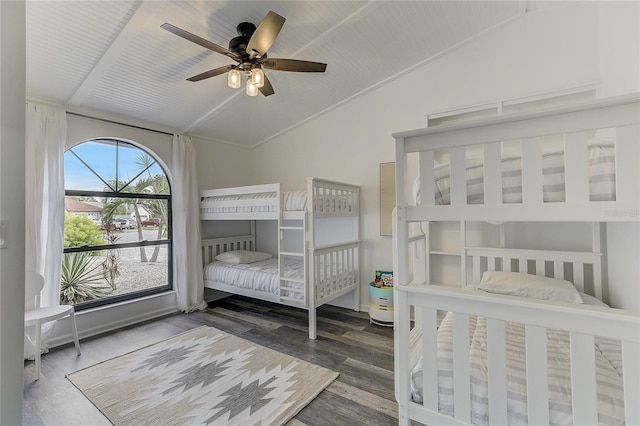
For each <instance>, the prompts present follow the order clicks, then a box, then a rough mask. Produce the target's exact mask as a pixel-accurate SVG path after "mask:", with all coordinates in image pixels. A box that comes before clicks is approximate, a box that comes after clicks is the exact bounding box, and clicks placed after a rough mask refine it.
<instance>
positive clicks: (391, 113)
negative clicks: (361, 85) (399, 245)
mask: <svg viewBox="0 0 640 426" xmlns="http://www.w3.org/2000/svg"><path fill="white" fill-rule="evenodd" d="M637 35H638V4H637V3H636V2H633V3H632V2H620V3H606V2H605V3H597V2H593V3H581V4H570V5H568V6H563V7H555V8H551V9H548V10H542V11H539V12H535V13H530V14H527V15H525V16H524V17H522V18H520V19H517V20H515V21H512V22H510V23H508V24H506V25H505V26H503V27H501V28H499V29H497V30H495V31H493V32H491V33H489V34H486V35H485V36H483V37H480V38H478V39H476V40H474V41H472V42H470V43H468V44H466V45H464V46H462V47H459V48H458V49H456V50H454V51H452V52H450V53H449V54H447V55H444V56H442V57H440V58H439V59H438V60H435V61H433V62H431V63H427V64H425V65H424V66H422V67H420V68H418V69H415V70H414V71H413V72H411V73H408V74H407V75H404V76H402V77H400V78H398V79H397V80H394V81H392V82H390V83H388V84H387V85H385V86H383V87H380V88H378V89H376V90H374V91H372V92H370V93H367V94H365V95H363V96H361V97H359V98H357V99H354V100H353V101H351V102H349V103H347V104H345V105H343V106H340V107H338V108H336V109H334V110H332V111H329V112H327V113H325V114H323V115H322V116H320V117H318V118H316V119H314V120H311V121H309V122H307V123H304V124H303V125H301V126H299V127H297V128H294V129H292V130H291V131H289V132H287V133H285V134H283V135H280V136H279V137H277V138H275V139H274V140H272V141H269V142H267V143H265V144H262V145H260V146H258V147H257V148H256V149H254V151H253V153H252V164H253V166H252V176H253V182H252V183H264V182H276V181H279V182H282V183H283V184H284V186H285V188H286V189H300V188H303V187H304V179H305V178H306V177H308V176H319V177H325V178H330V179H334V180H343V181H347V182H353V183H357V184H360V185H362V201H361V212H362V232H361V238H362V241H363V244H362V252H361V260H362V279H361V284H362V285H361V290H362V298H361V300H362V301H363V304H364V303H365V302H366V300H367V298H366V297H367V295H366V288H367V287H366V283H367V282H368V281H370V280H371V279H372V275H373V273H374V270H375V269H390V268H391V267H392V247H391V239H390V238H389V237H380V235H379V183H378V180H379V176H378V166H379V163H382V162H389V161H394V157H395V155H394V144H393V139H392V138H391V134H392V133H393V132H397V131H403V130H409V129H413V128H420V127H424V125H425V116H426V115H427V114H429V113H435V112H439V111H446V110H450V109H456V108H461V107H466V106H471V105H476V104H483V103H488V102H492V101H497V100H502V99H510V98H515V97H524V96H530V95H534V94H538V93H543V92H550V91H556V90H562V89H566V88H569V87H575V86H579V85H585V84H593V83H599V86H598V95H599V96H602V97H605V96H611V95H616V94H620V93H629V92H636V91H640V85H639V84H638V51H639V43H640V42H639V39H638V37H637ZM611 43H615V44H616V45H615V48H611V46H610V45H611ZM601 58H603V59H601ZM613 80H615V82H614V81H613ZM635 255H636V258H638V257H640V253H638V252H637V251H636V253H635ZM622 273H623V274H624V276H630V274H627V273H626V272H622ZM636 282H637V281H636ZM635 291H636V294H637V292H638V289H637V286H636V290H635ZM635 308H636V309H638V308H640V307H639V306H637V305H636V307H635Z"/></svg>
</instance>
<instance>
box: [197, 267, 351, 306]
mask: <svg viewBox="0 0 640 426" xmlns="http://www.w3.org/2000/svg"><path fill="white" fill-rule="evenodd" d="M317 262H318V264H317V265H316V266H317V270H318V271H319V273H318V276H317V278H316V296H317V297H318V298H322V297H325V296H328V295H329V294H330V293H331V292H332V291H338V290H340V289H342V288H344V287H346V286H348V285H350V284H351V283H353V281H354V279H355V276H356V275H355V271H354V270H348V269H347V267H346V265H344V264H342V263H341V262H340V261H339V260H335V259H334V260H333V261H332V263H331V264H330V265H328V266H329V267H328V268H325V262H324V261H323V260H322V258H319V259H318V260H317ZM284 275H285V276H288V277H296V278H299V279H302V278H304V261H303V260H302V259H298V258H288V257H285V260H284ZM204 279H205V280H206V281H215V282H219V283H223V284H227V285H231V286H234V287H239V288H246V289H251V290H256V291H263V292H265V293H271V294H278V289H279V288H280V283H279V281H280V280H279V272H278V259H276V258H271V259H267V260H262V261H259V262H254V263H248V264H247V263H241V264H238V265H236V264H230V263H225V262H219V261H213V262H211V263H209V264H208V265H206V266H205V267H204ZM282 287H283V288H282V292H281V293H280V296H284V297H290V298H294V299H298V300H301V299H303V298H304V292H299V291H289V290H286V288H287V287H288V288H292V289H304V284H303V283H300V282H294V281H285V282H284V283H283V285H282Z"/></svg>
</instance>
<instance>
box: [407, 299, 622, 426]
mask: <svg viewBox="0 0 640 426" xmlns="http://www.w3.org/2000/svg"><path fill="white" fill-rule="evenodd" d="M581 296H582V298H583V300H584V301H585V303H589V304H597V305H603V303H602V302H600V301H599V300H597V299H595V298H593V297H591V296H588V295H585V294H581ZM505 330H506V340H507V351H506V353H507V375H508V380H509V383H508V387H509V392H508V398H509V399H508V416H509V424H526V423H527V401H526V364H525V343H524V325H522V324H516V323H511V322H508V323H506V326H505ZM486 333H487V321H486V318H479V317H474V316H472V317H470V318H469V339H470V362H471V395H472V396H471V422H472V423H473V424H477V425H486V424H488V422H489V418H488V407H487V395H488V388H487V350H486V348H487V336H486ZM547 345H548V346H547V351H548V368H549V373H548V383H549V399H550V402H549V410H550V411H549V420H550V424H552V425H570V424H572V423H573V419H572V411H571V379H570V364H569V336H568V333H567V332H565V331H559V330H547ZM595 353H596V363H597V371H596V375H597V383H598V389H597V392H598V421H599V423H600V424H608V425H619V424H624V402H623V401H624V396H623V388H622V353H621V348H620V344H619V342H615V341H612V340H610V339H605V338H596V339H595ZM452 354H453V320H452V315H451V314H450V313H447V315H446V316H445V318H444V319H443V321H442V323H441V325H440V328H439V329H438V390H439V401H438V409H439V411H440V412H443V413H446V414H449V415H453V412H454V411H453V360H452ZM411 377H412V380H411V387H412V392H411V393H412V400H414V401H415V402H422V364H421V359H420V360H418V363H417V364H416V366H415V367H414V369H413V371H412V373H411Z"/></svg>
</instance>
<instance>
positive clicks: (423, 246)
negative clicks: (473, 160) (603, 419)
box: [393, 95, 640, 424]
mask: <svg viewBox="0 0 640 426" xmlns="http://www.w3.org/2000/svg"><path fill="white" fill-rule="evenodd" d="M639 123H640V97H639V96H638V95H633V96H624V97H618V98H613V99H608V100H602V101H597V102H592V103H589V104H582V105H577V106H574V107H570V108H563V109H557V110H553V111H544V112H537V113H532V114H523V115H514V116H510V117H506V116H505V117H500V118H496V119H492V120H488V121H483V122H476V123H467V124H458V125H452V126H442V127H439V128H430V129H421V130H415V131H409V132H403V133H397V134H394V135H393V136H394V138H395V139H396V185H397V186H396V197H397V208H396V212H395V215H396V218H395V220H394V225H395V229H394V269H395V271H396V272H395V273H396V286H395V293H396V294H395V295H394V300H395V308H394V312H395V333H396V334H395V362H396V364H395V367H396V369H395V371H396V399H397V401H398V404H399V421H400V424H410V422H411V421H412V420H414V421H418V422H421V423H424V424H469V423H470V422H471V418H470V404H471V403H470V373H469V350H468V345H469V340H468V339H469V338H468V328H466V327H468V316H469V315H477V316H482V317H487V318H488V319H489V320H488V354H489V357H488V369H489V371H488V374H489V380H488V383H489V389H488V391H489V394H488V398H489V399H488V400H489V407H488V412H489V422H490V423H491V424H507V396H506V389H507V378H506V367H505V365H506V361H505V359H506V358H505V357H506V355H505V336H504V327H505V322H506V321H515V322H519V323H524V324H525V329H526V347H527V350H526V351H527V354H526V356H527V360H526V361H527V372H526V376H527V394H528V397H527V406H528V419H529V424H548V422H549V412H548V404H549V401H548V391H547V375H546V371H547V359H546V333H545V329H546V328H555V329H561V330H566V331H568V332H569V333H570V339H571V381H572V404H573V416H574V417H573V418H574V424H597V423H598V413H597V408H596V398H597V395H596V384H595V360H594V351H593V342H594V336H607V337H610V338H613V339H617V340H620V341H621V342H622V351H623V353H622V354H623V363H624V369H623V371H624V373H623V376H624V399H625V416H626V423H627V424H640V408H639V406H638V401H639V400H640V383H639V382H640V367H639V363H640V361H639V360H640V316H639V314H638V313H637V312H629V311H623V310H618V309H608V308H601V307H595V306H590V305H569V304H565V303H560V302H552V301H542V300H539V301H538V300H533V299H521V298H515V297H509V296H501V295H495V294H489V293H486V294H482V295H478V294H477V292H476V293H473V294H470V292H469V291H467V290H463V289H462V288H450V287H443V286H438V285H430V282H429V269H428V268H429V259H430V256H429V241H428V238H425V236H424V235H420V234H415V232H414V231H415V230H416V229H419V227H418V226H416V224H418V223H424V222H428V221H460V224H461V230H462V235H463V236H462V237H461V247H462V249H461V267H460V270H461V277H460V287H464V286H465V285H466V284H467V283H472V282H473V283H477V282H479V280H480V277H481V274H482V273H483V272H484V270H496V269H497V270H506V271H510V270H512V269H513V270H514V271H520V272H522V273H531V274H537V275H545V272H547V275H551V276H555V277H557V278H565V270H571V271H572V272H571V273H570V274H569V275H570V276H569V277H568V278H571V279H572V280H573V282H574V284H575V285H576V287H577V288H578V290H580V291H584V290H585V284H584V283H585V276H586V275H587V274H589V275H590V280H592V281H593V291H592V292H593V293H594V294H593V295H594V296H596V297H598V298H601V297H602V292H603V290H602V285H603V277H602V272H603V266H602V257H603V247H601V242H600V238H601V235H600V231H601V229H602V227H603V225H602V223H603V222H622V221H627V222H637V221H638V220H639V219H640V213H639V212H640V208H639V207H640V174H639V169H640V131H639ZM604 128H615V134H616V141H615V152H616V155H615V167H616V170H615V174H616V201H598V202H590V201H589V177H588V170H587V166H586V164H587V162H586V159H587V158H588V151H587V150H588V148H587V132H588V131H590V130H596V129H604ZM547 135H564V141H565V185H566V202H556V203H544V202H543V201H542V200H543V197H542V180H543V176H542V170H541V160H540V157H541V156H540V153H541V140H542V138H543V137H544V136H547ZM511 140H520V142H521V151H522V152H521V155H522V164H523V170H522V187H523V202H522V203H521V204H503V203H502V181H501V175H500V173H501V166H500V165H501V142H502V141H511ZM478 145H480V146H481V147H482V151H483V156H484V157H483V158H484V164H485V167H484V185H485V188H484V191H485V193H484V204H473V205H471V204H467V199H466V177H465V176H466V175H465V173H466V171H465V150H466V149H467V147H477V146H478ZM440 149H446V150H449V158H450V164H451V166H450V167H451V204H450V205H435V201H434V189H433V181H434V155H435V154H434V150H440ZM416 153H417V154H416ZM410 155H417V156H418V157H419V159H418V168H419V170H418V171H417V172H418V173H419V175H420V183H421V185H420V188H421V203H420V205H418V206H416V205H412V203H411V202H410V201H409V199H408V198H409V197H408V194H409V189H410V188H411V185H410V182H411V181H410V180H409V176H408V175H409V173H408V169H409V164H410V163H409V160H408V157H410ZM472 220H473V221H515V222H517V221H531V222H545V221H548V222H592V223H593V226H592V227H591V229H592V241H593V243H592V250H591V251H588V252H563V251H546V250H516V249H507V248H504V247H501V248H500V247H499V248H495V247H493V248H492V247H469V246H468V245H467V243H466V241H465V238H464V229H465V221H472ZM414 234H415V235H414ZM502 240H503V239H502ZM416 256H417V257H418V259H417V260H416ZM483 258H484V260H482V259H483ZM496 260H497V261H496ZM468 263H470V264H471V265H472V267H471V270H470V271H468V270H467V266H466V265H467V264H468ZM551 265H553V266H551ZM549 270H552V271H553V272H552V273H548V271H549ZM590 286H591V285H590ZM438 311H449V312H454V341H453V345H454V354H453V362H454V405H455V409H454V416H453V417H452V416H449V415H446V414H442V413H439V412H438V371H437V352H436V339H437V326H438V315H437V314H438ZM412 314H413V320H414V323H413V325H414V326H413V327H412V321H411V320H412V317H411V315H412ZM465 324H466V325H465ZM420 354H422V356H423V376H422V383H424V384H425V387H424V390H423V403H421V404H418V403H415V402H412V401H411V394H410V373H411V369H412V367H413V365H414V364H415V362H416V360H417V357H418V356H419V355H420Z"/></svg>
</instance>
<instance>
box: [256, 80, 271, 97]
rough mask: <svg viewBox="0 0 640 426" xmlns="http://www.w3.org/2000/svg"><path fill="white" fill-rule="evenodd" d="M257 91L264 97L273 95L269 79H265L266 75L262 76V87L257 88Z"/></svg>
mask: <svg viewBox="0 0 640 426" xmlns="http://www.w3.org/2000/svg"><path fill="white" fill-rule="evenodd" d="M258 90H259V91H260V93H262V94H263V95H264V96H270V95H273V94H274V93H275V92H274V91H273V86H271V82H270V81H269V79H268V78H267V76H266V75H265V76H264V86H262V87H260V88H258Z"/></svg>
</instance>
